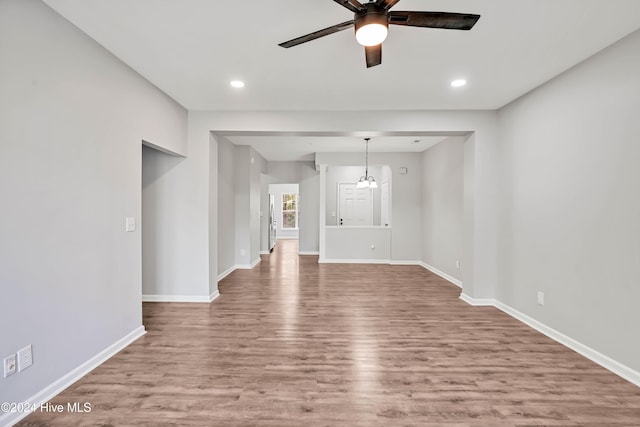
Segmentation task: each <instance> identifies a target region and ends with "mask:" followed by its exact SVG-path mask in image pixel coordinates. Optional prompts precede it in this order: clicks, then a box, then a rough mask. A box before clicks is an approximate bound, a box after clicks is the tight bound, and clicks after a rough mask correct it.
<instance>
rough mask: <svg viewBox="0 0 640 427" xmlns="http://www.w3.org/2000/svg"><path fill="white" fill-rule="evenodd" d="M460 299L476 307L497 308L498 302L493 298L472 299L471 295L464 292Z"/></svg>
mask: <svg viewBox="0 0 640 427" xmlns="http://www.w3.org/2000/svg"><path fill="white" fill-rule="evenodd" d="M460 299H461V300H462V301H464V302H466V303H467V304H469V305H472V306H474V307H495V306H496V300H494V299H491V298H471V297H470V296H469V295H467V294H465V293H464V292H462V293H461V294H460Z"/></svg>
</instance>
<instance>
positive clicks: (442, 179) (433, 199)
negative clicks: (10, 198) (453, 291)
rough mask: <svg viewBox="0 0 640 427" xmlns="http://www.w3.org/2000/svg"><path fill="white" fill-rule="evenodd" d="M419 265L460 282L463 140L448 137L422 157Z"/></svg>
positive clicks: (462, 215)
mask: <svg viewBox="0 0 640 427" xmlns="http://www.w3.org/2000/svg"><path fill="white" fill-rule="evenodd" d="M422 182H423V185H422V261H423V262H425V263H426V264H428V265H429V266H431V267H433V268H435V269H437V270H439V271H441V272H443V273H445V274H447V275H449V276H451V277H453V278H454V279H457V280H459V281H461V280H462V274H461V273H462V272H461V270H460V269H458V268H457V267H456V261H462V248H463V235H462V230H463V223H464V212H463V188H464V139H463V138H460V137H449V138H448V139H446V140H444V141H443V142H441V143H439V144H437V145H435V146H433V147H431V148H429V149H427V150H425V151H424V152H423V153H422Z"/></svg>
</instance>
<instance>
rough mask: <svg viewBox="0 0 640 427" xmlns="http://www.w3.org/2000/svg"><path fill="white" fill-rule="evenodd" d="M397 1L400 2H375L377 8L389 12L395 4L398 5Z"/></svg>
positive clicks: (382, 0) (385, 0)
mask: <svg viewBox="0 0 640 427" xmlns="http://www.w3.org/2000/svg"><path fill="white" fill-rule="evenodd" d="M399 1H400V0H378V1H377V2H376V4H377V5H378V6H381V7H383V8H384V9H386V10H389V9H391V8H392V7H393V6H395V5H396V3H398V2H399Z"/></svg>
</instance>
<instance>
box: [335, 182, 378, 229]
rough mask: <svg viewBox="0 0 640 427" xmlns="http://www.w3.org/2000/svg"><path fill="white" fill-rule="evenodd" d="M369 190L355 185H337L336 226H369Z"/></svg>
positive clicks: (370, 200) (370, 203) (370, 206)
mask: <svg viewBox="0 0 640 427" xmlns="http://www.w3.org/2000/svg"><path fill="white" fill-rule="evenodd" d="M372 202H373V200H372V199H371V190H370V189H368V188H357V187H356V184H345V183H341V184H338V215H339V216H338V225H347V226H354V225H359V226H371V217H372V215H371V213H372V212H371V211H372V208H373V205H372Z"/></svg>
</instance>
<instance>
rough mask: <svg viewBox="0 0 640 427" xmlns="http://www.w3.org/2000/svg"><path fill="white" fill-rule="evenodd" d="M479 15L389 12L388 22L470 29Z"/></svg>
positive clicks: (450, 28)
mask: <svg viewBox="0 0 640 427" xmlns="http://www.w3.org/2000/svg"><path fill="white" fill-rule="evenodd" d="M478 19H480V15H473V14H470V13H448V12H411V11H392V12H389V24H394V25H408V26H410V27H429V28H444V29H447V30H470V29H471V28H473V26H474V25H475V24H476V22H478Z"/></svg>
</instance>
